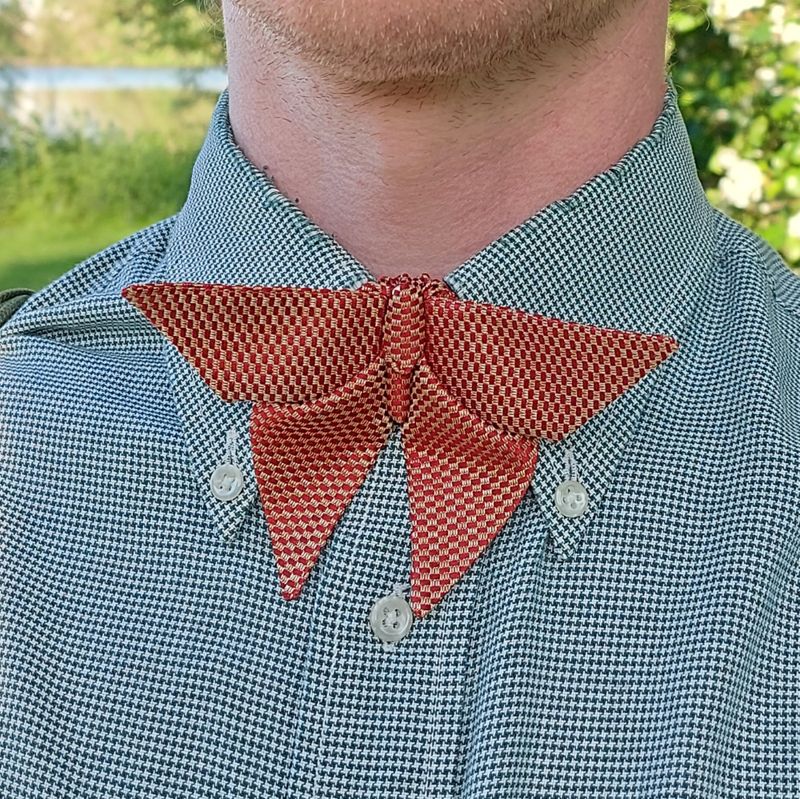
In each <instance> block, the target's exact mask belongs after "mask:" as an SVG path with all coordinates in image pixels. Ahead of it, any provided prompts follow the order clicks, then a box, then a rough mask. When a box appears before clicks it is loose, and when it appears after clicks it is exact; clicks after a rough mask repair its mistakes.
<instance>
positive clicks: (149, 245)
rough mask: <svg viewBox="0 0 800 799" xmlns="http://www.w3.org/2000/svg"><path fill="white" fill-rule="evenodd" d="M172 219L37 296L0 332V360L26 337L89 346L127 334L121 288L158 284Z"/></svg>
mask: <svg viewBox="0 0 800 799" xmlns="http://www.w3.org/2000/svg"><path fill="white" fill-rule="evenodd" d="M176 219H177V216H172V217H169V218H166V219H163V220H161V221H159V222H156V223H154V224H152V225H149V226H148V227H145V228H142V229H141V230H138V231H136V232H135V233H133V234H131V235H130V236H127V237H126V238H124V239H121V240H120V241H117V242H115V243H114V244H111V245H110V246H108V247H106V248H104V249H103V250H101V251H99V252H98V253H96V254H95V255H92V256H91V257H90V258H87V259H86V260H85V261H82V262H80V263H78V264H76V265H75V266H73V267H72V268H70V269H68V270H67V271H66V272H65V273H64V274H62V275H61V276H60V277H58V278H56V279H55V280H53V281H52V282H51V283H49V284H48V285H46V286H45V287H44V288H42V289H39V290H38V291H35V292H34V293H33V294H32V295H31V296H30V297H29V298H28V299H27V301H26V302H25V303H24V304H23V305H22V306H21V307H20V308H19V309H18V310H17V311H16V312H15V313H14V315H13V316H12V317H11V318H10V319H9V320H8V321H7V322H6V324H4V325H3V326H2V327H0V359H1V358H2V357H3V354H4V353H7V352H9V351H10V350H14V349H15V348H16V345H18V344H20V343H21V340H22V339H25V338H27V339H30V338H31V337H36V336H43V337H47V338H51V339H57V338H63V339H64V340H68V341H72V343H74V344H80V343H81V342H83V343H84V344H86V345H87V346H89V345H91V344H92V342H93V340H94V341H95V343H97V344H100V343H101V342H102V341H103V340H104V338H105V337H107V336H112V337H113V336H114V334H121V335H122V336H125V335H129V332H130V331H129V330H128V332H127V334H126V331H125V328H126V327H128V328H130V324H128V325H125V324H120V323H122V322H123V321H125V318H126V317H127V318H128V320H129V314H128V313H127V311H128V308H127V303H125V301H124V300H123V298H122V295H121V291H122V288H123V287H124V286H126V285H127V284H129V283H132V282H136V281H142V282H144V281H149V280H155V279H158V274H159V270H160V266H161V263H162V260H163V256H164V252H165V250H166V246H167V242H168V241H169V236H170V233H171V231H172V228H173V225H174V223H175V220H176ZM0 362H1V361H0ZM1 374H2V371H1V370H0V375H1Z"/></svg>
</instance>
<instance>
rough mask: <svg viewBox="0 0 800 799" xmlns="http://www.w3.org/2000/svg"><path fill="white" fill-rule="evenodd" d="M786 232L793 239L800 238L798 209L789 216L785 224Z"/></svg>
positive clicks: (799, 213) (799, 214)
mask: <svg viewBox="0 0 800 799" xmlns="http://www.w3.org/2000/svg"><path fill="white" fill-rule="evenodd" d="M786 232H787V233H788V234H789V235H790V236H791V237H792V238H793V239H800V211H798V212H797V213H796V214H795V215H794V216H790V217H789V222H788V224H787V226H786Z"/></svg>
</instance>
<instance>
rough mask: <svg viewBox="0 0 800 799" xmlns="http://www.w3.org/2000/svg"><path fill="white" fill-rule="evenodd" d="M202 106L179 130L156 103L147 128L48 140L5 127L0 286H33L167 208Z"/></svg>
mask: <svg viewBox="0 0 800 799" xmlns="http://www.w3.org/2000/svg"><path fill="white" fill-rule="evenodd" d="M204 105H205V110H204V112H203V113H201V114H199V115H198V114H197V111H196V109H195V110H193V111H192V113H193V115H194V117H193V119H192V122H191V124H185V125H183V126H182V125H181V122H180V119H181V117H180V114H179V110H180V107H179V106H175V107H173V110H172V113H170V112H169V110H168V109H167V108H166V107H165V109H164V116H165V117H166V119H167V122H166V123H165V124H164V125H162V126H161V127H160V128H159V129H158V130H157V131H154V130H151V129H146V130H136V129H135V127H134V126H127V127H126V129H125V131H123V130H122V129H120V128H108V129H105V130H104V131H102V132H101V133H99V134H92V135H87V134H85V133H82V132H80V131H72V132H70V133H67V134H65V135H62V136H59V137H58V138H52V137H48V136H45V135H43V134H42V133H41V131H40V130H38V129H37V128H36V127H30V126H26V127H25V128H19V129H17V130H15V132H14V133H13V135H12V136H11V137H10V138H9V139H7V141H6V142H5V145H4V146H3V145H0V289H4V288H17V287H24V288H32V289H39V288H42V287H43V286H45V285H47V284H48V283H50V282H51V281H52V280H54V279H55V278H56V277H58V276H59V275H60V274H62V273H63V272H64V271H65V270H67V269H69V268H70V267H71V266H73V265H74V264H76V263H78V262H80V261H82V260H84V259H85V258H87V257H88V256H90V255H92V254H94V253H95V252H97V251H99V250H101V249H103V248H104V247H106V246H107V245H109V244H111V243H113V242H115V241H118V240H119V239H121V238H124V237H125V236H127V235H128V234H130V233H132V232H133V231H135V230H138V229H139V228H142V227H144V226H145V225H148V224H150V223H151V222H154V221H156V220H158V219H162V218H164V217H166V216H170V215H171V214H173V213H175V211H177V210H178V209H179V208H180V206H181V205H182V203H183V201H184V199H185V197H186V191H187V189H188V185H189V179H190V175H191V168H192V165H193V163H194V159H195V157H196V154H197V150H198V148H199V146H200V144H201V141H202V136H203V132H204V129H205V124H206V123H207V120H208V113H209V111H210V105H211V100H210V98H205V101H204ZM128 108H129V109H130V106H128ZM200 119H202V124H200V122H199V121H198V120H200ZM0 127H1V126H0Z"/></svg>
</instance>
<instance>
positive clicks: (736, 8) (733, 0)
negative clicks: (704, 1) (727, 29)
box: [708, 0, 765, 23]
mask: <svg viewBox="0 0 800 799" xmlns="http://www.w3.org/2000/svg"><path fill="white" fill-rule="evenodd" d="M764 2H765V0H708V14H709V16H710V17H711V18H712V19H713V20H714V22H715V23H724V22H728V21H729V20H732V19H736V17H738V16H739V15H740V14H743V13H744V12H745V11H747V10H749V9H751V8H762V7H763V5H764Z"/></svg>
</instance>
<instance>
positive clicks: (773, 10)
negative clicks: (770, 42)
mask: <svg viewBox="0 0 800 799" xmlns="http://www.w3.org/2000/svg"><path fill="white" fill-rule="evenodd" d="M769 22H770V31H771V33H772V35H773V36H774V37H775V38H776V39H777V40H778V41H779V42H780V43H781V44H797V43H798V42H800V24H798V23H797V22H788V23H787V22H786V6H785V5H784V4H783V3H775V5H773V6H771V7H770V9H769Z"/></svg>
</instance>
